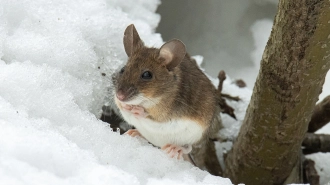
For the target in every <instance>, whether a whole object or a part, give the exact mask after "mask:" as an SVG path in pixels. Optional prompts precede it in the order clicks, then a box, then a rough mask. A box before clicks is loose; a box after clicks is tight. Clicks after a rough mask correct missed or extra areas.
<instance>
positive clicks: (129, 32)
mask: <svg viewBox="0 0 330 185" xmlns="http://www.w3.org/2000/svg"><path fill="white" fill-rule="evenodd" d="M123 41H124V47H125V51H126V54H127V56H128V57H130V56H131V55H132V54H133V52H134V51H135V50H136V49H138V48H140V47H143V46H144V44H143V41H142V40H141V39H140V36H139V34H138V32H137V31H136V29H135V26H134V24H131V25H129V26H127V28H126V30H125V32H124V39H123Z"/></svg>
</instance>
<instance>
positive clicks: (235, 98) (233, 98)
mask: <svg viewBox="0 0 330 185" xmlns="http://www.w3.org/2000/svg"><path fill="white" fill-rule="evenodd" d="M221 96H222V97H224V98H227V99H230V100H234V101H239V100H241V99H240V98H239V97H238V96H231V95H229V94H222V93H221Z"/></svg>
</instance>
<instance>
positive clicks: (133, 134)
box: [124, 129, 144, 138]
mask: <svg viewBox="0 0 330 185" xmlns="http://www.w3.org/2000/svg"><path fill="white" fill-rule="evenodd" d="M124 135H129V136H131V137H136V136H139V137H142V138H144V137H143V136H142V135H141V134H140V132H139V131H138V130H137V129H129V130H128V131H127V132H125V133H124Z"/></svg>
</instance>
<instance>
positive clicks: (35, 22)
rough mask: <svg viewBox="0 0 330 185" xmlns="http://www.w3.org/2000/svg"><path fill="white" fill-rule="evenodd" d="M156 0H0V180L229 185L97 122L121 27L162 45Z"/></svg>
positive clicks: (119, 58) (117, 60)
mask: <svg viewBox="0 0 330 185" xmlns="http://www.w3.org/2000/svg"><path fill="white" fill-rule="evenodd" d="M159 3H160V1H158V0H138V1H136V0H130V1H118V0H117V1H116V0H107V1H105V0H94V1H87V0H72V1H64V0H57V1H42V0H35V1H28V0H22V1H11V0H2V1H0V58H1V60H0V128H1V129H0V177H1V178H0V184H33V185H35V184H68V185H69V184H70V185H72V184H115V185H116V184H118V185H125V184H127V185H131V184H133V185H134V184H165V183H166V182H174V183H177V184H231V182H230V180H228V179H224V178H221V177H215V176H212V175H210V174H209V173H207V172H206V171H202V170H200V169H198V168H196V167H193V166H192V165H191V164H189V163H187V162H184V161H178V160H176V159H170V158H168V157H167V156H166V155H165V154H164V153H163V152H162V151H161V150H159V149H157V148H155V147H153V146H151V145H150V144H148V142H146V141H145V140H143V139H141V138H131V137H129V136H120V135H119V134H117V133H114V132H112V131H111V129H110V127H109V125H108V124H107V123H104V122H102V121H100V120H99V119H97V118H98V117H99V115H100V113H101V108H102V105H104V104H105V103H109V102H107V101H108V97H107V96H109V92H108V90H109V89H111V83H110V81H111V77H110V76H111V74H112V72H113V71H114V70H116V69H117V68H118V67H120V66H121V65H123V63H124V61H125V60H126V59H127V57H126V54H125V51H124V48H123V44H122V37H123V33H124V30H125V28H126V26H127V25H129V24H131V23H134V24H135V26H136V27H137V29H138V30H139V33H140V36H141V38H142V39H143V40H144V41H145V43H146V45H148V46H160V45H161V44H162V43H163V41H162V38H161V37H160V34H157V33H154V30H155V28H156V26H157V25H158V22H159V19H160V16H159V15H157V14H155V13H154V12H155V10H156V8H157V6H158V5H159ZM132 5H134V6H132ZM102 73H104V74H105V76H104V75H102Z"/></svg>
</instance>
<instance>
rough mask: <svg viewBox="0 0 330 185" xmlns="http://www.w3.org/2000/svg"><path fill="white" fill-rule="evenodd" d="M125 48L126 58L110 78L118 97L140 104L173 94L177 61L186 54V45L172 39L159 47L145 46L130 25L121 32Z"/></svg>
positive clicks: (177, 80) (177, 69) (175, 85)
mask: <svg viewBox="0 0 330 185" xmlns="http://www.w3.org/2000/svg"><path fill="white" fill-rule="evenodd" d="M124 47H125V51H126V54H127V56H128V57H129V58H128V61H127V63H126V65H125V66H124V67H123V68H122V69H121V70H120V71H119V72H118V73H116V74H114V77H113V82H114V85H115V94H116V97H117V99H118V100H120V101H122V102H125V103H127V104H132V105H140V104H147V103H156V102H157V101H158V100H159V99H160V98H162V97H164V95H170V94H172V96H173V93H175V92H176V91H177V88H178V84H179V83H180V73H181V71H180V68H179V64H180V63H181V61H182V60H183V59H184V57H185V55H186V48H185V45H184V44H183V43H182V42H181V41H180V40H177V39H173V40H171V41H169V42H166V43H165V44H163V45H162V46H161V48H160V49H157V48H148V47H146V46H144V43H143V41H142V40H141V39H140V36H139V34H138V32H137V31H136V29H135V27H134V25H133V24H131V25H129V26H128V27H127V28H126V30H125V33H124Z"/></svg>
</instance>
